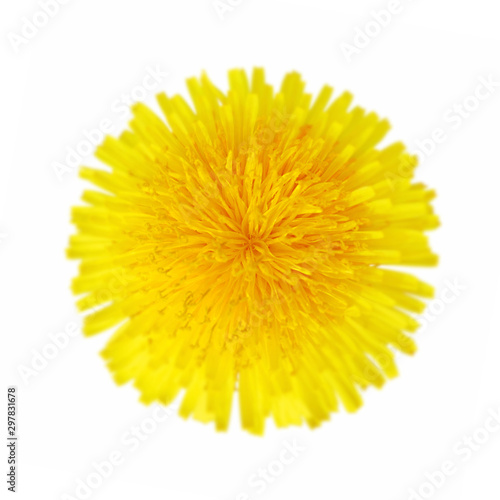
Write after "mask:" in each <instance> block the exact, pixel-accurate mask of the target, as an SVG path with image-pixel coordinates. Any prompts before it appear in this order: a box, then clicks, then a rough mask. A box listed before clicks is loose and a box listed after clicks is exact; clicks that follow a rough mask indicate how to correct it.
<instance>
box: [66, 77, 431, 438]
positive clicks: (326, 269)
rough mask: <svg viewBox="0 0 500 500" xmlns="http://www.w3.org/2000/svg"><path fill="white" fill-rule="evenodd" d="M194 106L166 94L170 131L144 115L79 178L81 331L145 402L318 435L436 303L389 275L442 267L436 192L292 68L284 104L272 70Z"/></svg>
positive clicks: (354, 111)
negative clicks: (95, 340)
mask: <svg viewBox="0 0 500 500" xmlns="http://www.w3.org/2000/svg"><path fill="white" fill-rule="evenodd" d="M187 87H188V89H189V93H190V96H191V99H192V103H193V105H192V106H190V105H189V104H188V103H187V102H186V101H185V100H184V99H183V98H182V97H181V96H179V95H176V96H174V97H171V98H169V97H167V96H166V95H165V94H160V95H158V103H159V106H160V107H161V110H162V112H163V114H164V115H165V120H166V121H164V120H163V119H161V118H159V117H158V116H157V115H156V114H155V113H154V112H153V111H152V110H151V109H149V108H148V107H146V106H145V105H144V104H136V105H135V106H134V107H133V113H134V117H133V119H132V121H131V122H130V130H129V131H125V132H123V134H122V135H121V136H120V137H119V138H118V139H116V138H112V137H106V138H105V140H104V141H103V143H102V144H101V145H100V146H99V147H98V149H97V152H96V156H97V158H98V159H100V160H102V161H103V162H104V163H106V164H107V165H108V166H109V168H107V169H104V168H103V169H96V168H88V167H82V168H81V170H80V174H81V176H82V177H83V178H84V179H87V180H88V181H90V182H92V183H93V184H94V185H95V186H97V188H98V189H92V190H87V191H85V192H84V194H83V200H84V202H85V203H86V205H85V206H81V207H76V208H74V209H73V213H72V217H73V223H74V224H75V225H76V227H77V233H76V234H75V235H74V236H72V237H71V240H70V245H69V249H68V256H69V257H71V258H76V259H81V263H80V271H79V276H78V277H76V278H75V279H74V281H73V284H72V289H73V292H74V293H75V294H78V295H80V294H82V297H81V298H80V299H79V301H78V303H77V304H78V307H79V309H80V310H82V311H85V310H86V311H90V313H89V314H88V315H86V316H85V318H84V332H85V333H86V334H87V335H93V334H96V333H99V332H102V331H104V330H107V329H109V328H111V327H116V329H115V332H114V334H113V336H112V338H111V339H110V341H109V343H108V344H107V346H106V348H105V349H104V351H103V353H102V354H103V356H104V358H105V359H106V360H107V363H108V366H109V369H110V370H111V372H112V373H113V376H114V379H115V380H116V382H117V383H119V384H122V383H125V382H128V381H133V383H134V385H135V387H137V389H138V390H139V391H140V393H141V400H142V401H143V402H144V403H150V402H153V401H159V402H161V403H163V404H168V403H170V402H171V401H173V400H174V398H176V397H177V396H178V395H179V393H182V398H181V399H182V400H181V402H180V410H179V412H180V414H181V415H182V416H184V417H188V416H190V415H192V416H193V417H194V418H195V419H198V420H200V421H203V422H211V421H213V422H215V425H216V428H217V429H219V430H224V429H226V428H227V427H228V423H229V419H230V411H231V406H232V402H233V397H234V396H235V394H237V395H238V399H239V407H240V414H241V422H242V426H243V428H244V429H246V430H248V431H250V432H252V433H255V434H262V433H263V431H264V424H265V420H266V418H267V417H268V416H272V417H273V419H274V421H275V423H276V425H277V426H278V427H283V426H288V425H292V424H294V425H300V424H302V423H303V422H306V423H307V424H308V425H309V426H311V427H314V426H317V425H319V424H320V423H321V422H322V421H324V420H327V419H329V417H330V414H331V412H334V411H337V410H338V409H339V406H340V405H342V406H343V407H344V408H345V409H346V410H347V411H350V412H352V411H355V410H357V409H358V408H359V407H360V406H361V404H362V399H361V396H360V390H362V389H365V388H367V387H368V386H371V385H373V386H376V387H381V386H382V385H383V384H384V381H385V380H386V379H387V378H392V377H395V376H396V375H397V369H396V366H395V362H394V357H395V351H396V350H399V351H402V352H404V353H408V354H412V353H413V352H414V351H415V344H414V342H413V340H412V338H411V335H410V334H411V332H414V331H415V330H416V329H417V327H418V323H417V321H416V320H415V319H414V318H413V313H419V312H421V311H422V310H423V308H424V302H422V300H421V297H431V296H432V294H433V289H432V287H430V286H429V285H426V284H425V283H423V282H421V281H420V280H419V279H417V278H415V277H414V276H412V275H410V274H407V273H404V272H400V271H398V270H394V269H392V268H388V267H387V266H393V265H405V266H406V265H423V266H429V265H435V264H436V262H437V258H436V256H435V255H434V254H433V253H432V252H431V250H430V248H429V245H428V240H427V237H426V236H425V234H424V232H425V231H426V230H429V229H433V228H435V227H437V226H438V224H439V222H438V219H437V217H436V216H435V215H434V214H433V210H432V207H431V205H430V201H431V200H432V198H433V197H434V192H433V191H432V190H429V189H427V188H426V186H424V185H423V184H421V183H416V182H414V181H413V180H412V179H413V172H414V169H415V167H416V164H417V161H416V158H415V157H414V156H411V155H409V154H408V153H407V152H406V149H405V146H404V145H403V144H401V143H395V144H392V145H389V146H386V147H383V148H377V144H378V143H379V141H380V140H381V139H382V138H383V137H384V135H385V134H386V132H387V131H388V129H389V124H388V122H387V121H386V120H381V119H380V118H379V117H378V116H377V115H376V114H375V113H366V112H365V111H364V110H363V109H361V108H359V107H354V108H351V107H350V104H351V100H352V96H351V95H350V94H349V93H344V94H342V95H340V96H339V97H338V98H337V99H335V100H333V102H331V103H330V97H331V94H332V89H331V88H330V87H329V86H325V87H324V88H323V89H322V90H321V92H320V93H319V95H318V96H317V97H316V98H315V99H314V100H312V99H311V95H310V94H308V93H306V92H305V91H304V87H305V84H304V82H303V81H302V79H301V77H300V75H299V74H298V73H296V72H293V73H289V74H288V75H286V76H285V78H284V80H283V83H282V85H281V88H280V90H279V91H278V92H275V91H274V90H273V88H272V87H271V86H270V85H269V84H268V83H266V81H265V78H264V71H263V70H262V69H260V68H258V69H255V70H254V71H253V73H252V75H251V78H250V79H249V78H248V77H247V74H246V73H245V72H244V71H242V70H231V71H230V72H229V91H228V92H227V94H225V93H223V92H221V91H220V90H219V89H218V88H216V87H215V86H214V84H213V83H212V82H211V81H210V80H209V79H208V77H207V76H206V75H202V76H201V78H199V79H196V78H192V79H189V80H188V81H187Z"/></svg>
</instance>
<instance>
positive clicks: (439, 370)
mask: <svg viewBox="0 0 500 500" xmlns="http://www.w3.org/2000/svg"><path fill="white" fill-rule="evenodd" d="M234 3H237V2H234ZM388 5H389V2H388V1H379V0H370V1H367V0H363V1H352V0H337V1H329V2H327V1H326V0H323V1H321V0H307V1H306V0H300V1H299V0H296V1H274V0H243V1H242V2H241V3H240V5H237V6H235V7H234V8H232V11H227V12H225V15H224V16H223V19H221V18H220V17H219V16H218V14H217V12H216V10H215V8H214V6H213V2H212V1H211V0H199V1H190V2H188V1H181V0H176V1H174V2H171V1H166V0H140V1H139V0H85V1H83V0H70V1H69V2H68V3H67V4H66V5H63V6H60V9H59V12H58V13H57V14H56V15H55V16H54V17H53V18H51V19H50V20H49V21H48V22H47V24H46V25H45V26H43V27H40V28H39V29H38V32H37V33H36V35H35V36H33V37H32V38H31V39H30V40H27V43H23V44H21V45H20V46H19V47H18V48H19V50H18V51H16V50H14V45H15V43H14V44H13V43H12V40H13V39H14V38H15V37H13V36H12V35H13V34H14V35H20V34H21V29H22V26H23V17H27V18H28V19H32V18H33V16H34V15H35V14H36V13H37V12H38V11H39V10H40V7H39V5H38V4H37V2H36V1H34V0H16V1H15V2H14V1H10V2H5V1H4V2H2V7H1V16H0V18H1V21H0V24H1V47H0V51H1V56H2V65H1V68H2V70H1V71H2V79H1V84H0V85H1V92H0V99H1V102H0V117H1V122H2V130H1V137H2V162H1V179H0V189H1V192H0V203H1V207H0V209H1V213H0V233H1V235H2V236H1V241H0V268H1V285H0V287H1V295H0V304H1V308H2V312H1V319H0V321H1V342H2V349H1V351H2V389H1V390H2V391H6V388H7V385H10V384H14V385H17V386H18V391H19V404H18V413H19V417H18V418H19V428H18V432H19V436H20V441H19V448H18V452H19V459H20V462H19V464H20V465H19V476H18V493H17V498H21V499H30V500H31V499H35V498H36V499H40V500H45V499H61V498H71V497H73V498H79V497H78V496H77V495H76V492H75V488H76V485H77V480H78V479H81V480H84V481H85V480H86V478H87V477H88V475H89V474H90V473H92V471H93V468H92V467H93V466H92V462H100V461H102V460H106V459H107V458H108V457H109V455H110V453H112V452H113V451H119V452H121V453H122V455H123V463H121V464H120V465H119V466H117V467H116V468H115V470H114V471H113V472H112V474H111V475H110V477H109V478H106V479H104V481H103V483H102V485H100V486H99V487H98V488H96V489H93V490H91V491H92V493H91V497H90V498H106V499H109V498H113V499H114V498H116V499H118V498H119V499H122V500H127V499H134V500H135V499H137V498H151V499H165V500H166V499H175V500H226V499H227V500H234V499H237V498H238V495H239V494H242V493H247V494H248V495H249V496H250V497H251V498H262V499H271V498H272V499H304V498H318V499H337V498H338V499H342V500H359V499H361V498H370V499H373V500H393V499H394V500H398V499H401V500H403V499H408V498H410V491H411V489H415V490H416V491H417V493H418V491H419V488H420V489H421V490H420V491H421V493H422V495H423V496H421V498H424V496H427V498H439V499H443V500H446V499H453V500H461V499H464V500H465V499H467V500H469V499H470V498H476V497H480V498H482V499H483V500H490V499H498V498H499V497H500V479H499V475H498V470H499V466H500V431H499V432H496V433H495V432H493V431H492V432H490V433H489V434H488V435H487V436H486V437H487V438H488V442H487V443H485V444H483V445H481V446H479V448H478V449H477V450H475V451H473V452H471V454H470V455H471V456H470V459H469V460H464V458H469V456H468V455H467V457H466V456H465V454H466V452H464V451H463V450H464V446H465V445H463V444H462V445H457V443H459V442H460V441H461V440H462V439H463V438H464V436H466V435H473V434H474V433H475V432H476V436H477V437H479V439H482V438H485V434H484V432H482V431H480V430H479V431H478V429H480V428H481V427H482V426H483V424H484V423H485V421H486V420H487V417H488V412H489V411H496V412H498V411H500V392H499V388H500V365H499V363H498V353H499V348H500V338H499V327H498V310H499V306H500V301H499V280H498V278H499V267H500V265H499V258H498V256H499V254H500V244H499V238H498V232H499V225H498V216H499V213H500V211H499V208H500V196H499V181H500V174H499V172H500V165H499V147H498V146H499V138H500V136H499V119H498V117H499V113H500V97H499V95H498V94H500V87H497V88H494V89H493V90H492V92H491V93H490V95H489V96H488V97H487V98H485V99H484V100H482V101H481V102H480V103H479V105H478V107H477V109H476V110H475V111H474V112H472V113H470V116H468V117H467V118H465V119H463V120H461V121H460V123H457V122H458V120H457V121H451V120H450V117H451V116H453V113H454V111H453V106H454V105H457V104H458V105H461V104H462V103H463V101H464V100H466V99H467V98H468V97H469V96H471V95H474V92H475V90H476V87H477V86H478V84H479V82H480V78H485V79H488V78H492V79H493V80H494V81H497V82H500V58H499V49H500V35H499V31H498V11H497V10H496V9H495V7H498V5H497V3H496V1H494V0H474V1H472V0H467V1H462V2H457V1H456V0H442V1H439V2H436V1H434V2H432V1H431V0H419V1H417V0H414V1H408V0H406V1H404V0H401V3H400V9H399V12H398V13H397V14H394V15H392V18H391V20H390V22H389V23H388V25H387V26H386V27H384V28H383V29H381V30H380V33H379V34H378V35H375V36H372V37H371V38H370V39H369V44H368V45H367V46H366V47H364V48H362V49H360V51H359V52H360V53H358V54H355V55H354V56H353V57H352V59H351V60H350V61H348V60H347V58H346V57H345V56H344V54H343V51H342V48H341V44H342V43H351V44H352V43H353V41H354V36H355V34H356V32H357V31H356V30H357V29H359V30H364V29H365V26H366V23H367V22H369V21H370V20H371V19H373V17H372V13H371V12H372V11H377V12H378V11H380V10H381V9H387V7H388ZM369 29H372V31H371V33H375V32H376V30H377V27H376V26H375V27H373V25H371V28H369ZM358 34H359V31H358ZM358 38H359V36H358ZM358 41H359V40H358ZM157 65H158V66H159V68H161V70H162V71H168V72H169V75H168V77H166V78H164V79H163V80H162V81H161V83H159V84H158V86H157V89H155V90H154V91H153V92H150V93H149V94H148V95H147V96H146V97H145V99H144V100H145V102H146V103H148V104H149V105H151V106H153V107H155V109H156V105H155V100H154V94H155V92H158V91H160V90H165V91H166V92H167V93H168V94H174V93H179V92H181V93H183V94H185V91H184V81H185V79H186V78H187V77H190V76H194V75H199V74H200V72H201V71H202V70H204V69H205V70H207V72H208V74H209V75H210V76H211V77H212V79H213V80H214V81H215V82H216V84H217V85H218V86H219V87H221V88H223V89H224V90H225V89H226V88H227V85H226V72H227V70H228V69H229V68H232V67H244V68H247V69H250V68H252V67H253V66H254V65H258V66H263V67H265V68H266V70H267V76H268V79H269V80H270V81H271V83H273V84H274V85H275V86H278V85H279V84H280V81H281V78H282V76H283V75H284V74H285V73H286V72H287V71H290V70H298V71H300V72H301V73H302V75H303V77H304V78H305V80H306V81H307V84H308V87H307V88H308V90H309V91H311V92H316V91H317V90H318V89H319V88H320V86H321V85H322V84H324V83H329V84H331V85H333V86H334V88H335V91H336V94H337V95H338V94H339V93H340V92H341V91H343V90H346V89H348V90H350V91H352V92H353V93H354V96H355V102H356V104H359V105H361V106H363V107H365V108H367V109H370V110H374V111H376V112H378V113H379V114H380V115H382V116H385V117H388V118H389V119H390V121H391V124H392V127H393V128H392V130H391V133H390V136H389V137H388V141H395V140H400V139H401V140H403V141H405V142H406V143H407V145H408V147H409V149H410V150H412V151H416V150H417V142H416V141H422V140H424V139H425V138H429V137H431V135H432V133H433V131H434V130H435V129H436V128H441V129H443V131H444V132H445V134H446V139H445V140H444V141H443V142H442V143H441V144H438V145H437V146H436V147H435V150H434V151H433V152H432V154H430V156H429V157H428V158H426V159H425V162H424V163H423V164H422V166H421V168H420V171H419V176H420V178H421V179H423V180H425V182H426V183H427V184H429V185H431V186H433V187H434V188H436V190H437V192H438V198H437V200H436V202H435V207H436V211H437V212H438V214H439V215H440V217H441V220H442V227H441V228H440V229H439V230H438V231H436V232H435V233H434V234H433V235H432V240H431V241H432V245H433V247H434V249H435V251H436V252H437V253H439V255H440V258H441V263H440V266H439V267H438V268H436V269H430V270H425V271H424V270H418V269H417V270H416V271H415V272H416V273H418V275H419V276H421V277H423V278H425V279H427V280H428V281H429V282H431V283H432V284H433V285H434V286H435V287H436V289H437V291H438V297H439V294H440V293H442V292H443V291H445V290H446V289H447V288H448V291H447V292H446V291H445V293H446V294H447V295H446V296H447V297H453V302H450V303H449V304H444V305H443V303H442V302H439V301H438V302H435V303H434V311H435V313H434V314H433V313H430V314H429V316H428V320H426V323H427V325H426V327H425V328H424V329H422V331H421V332H419V333H418V334H417V343H418V345H419V351H418V353H417V355H416V356H414V357H405V356H398V360H397V361H398V365H399V368H400V377H399V378H397V379H396V380H394V381H391V382H389V383H388V384H387V385H386V386H385V387H384V389H383V390H382V391H377V390H375V389H371V390H368V391H367V392H366V393H365V394H364V399H365V405H364V407H363V408H362V409H361V410H360V411H359V412H358V413H357V414H355V415H349V414H345V413H344V412H341V413H339V414H334V415H333V416H332V419H331V421H330V422H327V423H325V424H323V426H322V427H320V428H319V429H315V430H312V431H311V430H310V429H308V428H307V427H304V428H291V429H286V430H277V429H275V428H274V426H273V424H272V423H268V426H267V430H266V434H265V436H264V437H263V438H258V437H254V436H251V435H249V434H247V433H246V432H243V431H242V430H241V429H240V424H239V419H238V414H237V409H236V407H234V408H233V418H232V423H231V428H230V431H229V432H227V433H222V434H221V433H216V432H215V431H214V430H213V427H212V426H211V425H203V424H200V423H198V422H195V421H191V420H190V421H184V420H182V419H180V418H178V417H177V416H172V417H171V418H169V419H168V420H167V421H166V422H164V423H162V424H161V425H159V426H158V428H157V429H156V430H155V431H153V432H152V433H151V434H150V435H148V436H147V439H146V440H145V441H144V442H141V444H140V445H139V446H138V447H137V449H135V450H131V448H132V446H131V445H125V444H124V443H123V441H122V437H123V435H124V434H126V433H127V432H129V431H130V430H131V428H132V426H136V425H138V426H140V425H141V424H143V423H144V421H145V419H147V418H148V417H150V415H151V412H152V408H148V407H145V406H142V405H141V404H140V403H138V401H137V397H138V395H137V393H136V391H135V390H134V389H133V388H132V387H130V386H126V387H121V388H117V387H116V386H115V384H114V383H113V381H112V380H111V377H110V375H109V373H108V371H107V368H106V367H105V366H104V363H103V361H102V359H101V358H100V357H99V356H98V352H99V351H100V350H101V348H102V347H103V346H104V344H105V342H106V339H107V338H108V337H109V333H107V334H103V335H98V336H95V337H92V338H83V337H81V335H79V334H78V335H77V336H75V337H72V338H71V339H70V340H69V341H68V345H67V346H65V347H64V348H62V349H60V350H59V352H58V355H57V357H55V359H52V360H49V361H48V362H47V366H45V367H43V368H42V369H40V370H39V371H37V374H36V375H33V376H31V377H29V378H28V379H27V383H26V381H25V380H23V378H22V377H21V376H20V374H19V368H20V366H21V367H22V366H25V367H31V363H32V361H33V356H35V355H36V353H40V352H42V351H43V349H44V348H46V346H47V344H48V343H50V342H51V339H50V337H49V334H54V333H57V332H62V331H64V329H65V328H66V327H67V326H68V325H69V324H70V323H72V322H73V323H76V324H77V325H80V322H81V318H79V316H78V315H77V314H76V311H75V308H74V305H73V304H74V298H73V297H72V295H71V293H70V291H69V283H70V280H71V278H72V277H73V276H74V275H75V274H76V265H77V264H76V263H75V262H72V261H68V260H66V258H65V253H64V252H65V248H66V245H67V241H68V237H69V235H70V234H71V233H72V232H73V228H72V227H71V225H70V224H69V210H70V207H71V206H72V205H74V204H78V203H79V197H80V194H81V191H82V189H83V188H84V183H83V181H80V180H78V179H77V177H76V175H75V174H74V173H67V174H66V175H64V176H63V178H62V180H61V181H60V180H59V179H58V178H57V176H56V175H55V173H54V170H53V164H54V162H64V159H65V156H66V155H67V148H68V147H75V146H76V145H78V144H79V143H80V142H81V141H82V139H84V138H85V137H84V132H85V130H90V129H93V128H96V127H97V126H98V125H99V123H100V122H101V120H103V119H109V120H111V122H112V124H113V133H114V134H115V135H116V134H118V133H119V131H120V130H121V129H122V128H123V127H124V126H126V119H125V120H124V119H123V116H122V113H118V112H117V100H120V99H121V95H122V94H123V93H130V92H131V91H133V89H134V88H135V87H136V86H137V85H139V84H141V81H142V80H143V78H144V77H145V75H146V74H147V68H148V67H152V68H154V67H155V66H157ZM136 93H137V91H136ZM467 102H468V104H469V106H473V105H474V100H473V99H469V100H468V101H467ZM450 110H451V111H450ZM447 113H448V114H447ZM450 113H451V115H450ZM446 117H448V119H447V118H446ZM125 118H126V117H125ZM84 163H86V164H91V165H93V164H96V162H95V160H93V159H92V155H89V156H88V157H86V158H85V160H84ZM447 280H450V281H451V282H453V281H455V282H457V283H458V284H459V285H460V290H459V291H458V292H457V293H455V294H454V295H453V292H450V290H449V285H447ZM450 293H452V295H450ZM430 320H432V322H431V321H430ZM49 352H51V351H50V348H49ZM25 378H26V377H25ZM2 400H3V401H5V400H6V398H5V396H3V397H2ZM0 411H1V412H2V413H3V414H5V413H4V412H6V404H5V403H3V404H2V409H1V410H0ZM0 421H1V422H2V426H4V425H6V423H5V422H6V420H5V417H3V416H2V417H1V419H0ZM0 434H1V435H5V434H6V429H5V430H4V429H2V431H1V432H0ZM294 439H295V440H296V443H298V445H300V447H303V448H305V450H304V451H301V452H300V453H299V455H298V457H296V459H295V460H294V461H293V462H292V463H290V464H288V465H286V466H285V467H284V470H283V471H282V472H281V473H280V474H277V477H276V478H275V479H274V480H273V482H272V484H268V485H267V488H266V489H265V491H263V492H261V493H258V491H259V489H258V488H256V487H255V486H252V485H250V484H249V479H251V477H252V475H253V474H255V473H257V472H258V470H259V468H261V467H264V468H267V467H268V465H269V464H270V463H272V461H273V460H275V459H277V458H278V456H279V454H280V452H281V450H282V449H283V441H285V440H288V441H289V442H290V443H291V442H293V440H294ZM456 446H459V448H458V449H460V450H462V454H458V453H457V452H456V451H454V450H457V448H456ZM2 448H3V449H4V451H3V452H2V453H1V454H0V463H2V466H1V468H0V470H2V471H6V469H7V465H6V461H7V459H6V454H7V449H6V448H5V447H4V446H2ZM445 461H451V462H452V463H453V464H454V465H455V472H454V474H452V475H450V476H447V477H446V479H445V480H444V485H443V486H442V487H440V488H433V487H431V488H429V486H427V487H426V486H425V485H424V483H425V482H426V481H428V479H426V476H425V474H430V473H433V472H434V471H436V470H438V469H439V468H440V467H441V465H442V463H443V462H445ZM4 464H5V465H4ZM2 477H3V478H5V475H4V472H2ZM0 488H1V490H3V491H6V488H7V484H6V483H5V482H4V479H2V484H1V485H0ZM422 488H423V489H422ZM3 491H2V495H3ZM64 494H67V495H71V497H65V496H64ZM418 494H419V495H420V493H418ZM241 498H242V499H243V498H245V497H244V496H242V497H241Z"/></svg>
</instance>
